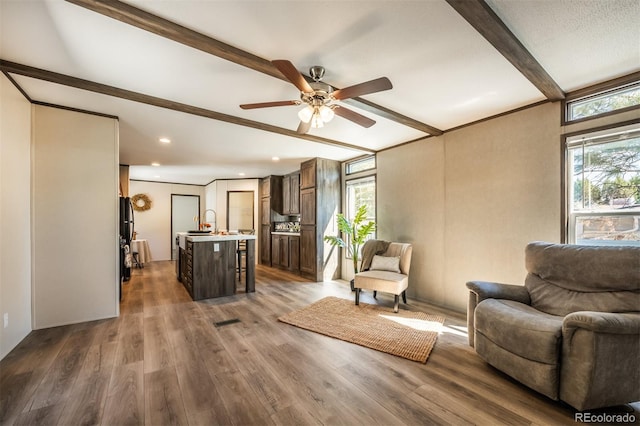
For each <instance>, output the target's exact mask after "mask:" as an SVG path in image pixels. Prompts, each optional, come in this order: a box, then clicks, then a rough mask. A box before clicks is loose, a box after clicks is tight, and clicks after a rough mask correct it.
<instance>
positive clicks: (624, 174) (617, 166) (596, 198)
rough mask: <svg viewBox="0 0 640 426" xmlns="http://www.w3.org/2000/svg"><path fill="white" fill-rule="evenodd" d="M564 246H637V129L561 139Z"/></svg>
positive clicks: (639, 203)
mask: <svg viewBox="0 0 640 426" xmlns="http://www.w3.org/2000/svg"><path fill="white" fill-rule="evenodd" d="M566 149H567V157H566V158H567V178H568V180H567V184H568V185H567V204H568V205H567V211H568V230H567V231H568V232H567V234H568V235H567V237H568V242H569V243H577V244H599V245H600V244H607V245H617V244H625V245H626V244H632V245H640V124H632V125H627V126H624V127H619V128H614V129H608V130H602V131H598V132H591V133H585V134H580V135H574V136H571V137H569V138H567V143H566Z"/></svg>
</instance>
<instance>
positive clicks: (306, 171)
mask: <svg viewBox="0 0 640 426" xmlns="http://www.w3.org/2000/svg"><path fill="white" fill-rule="evenodd" d="M314 186H316V159H315V158H314V159H312V160H308V161H305V162H304V163H302V164H301V165H300V189H305V188H313V187H314Z"/></svg>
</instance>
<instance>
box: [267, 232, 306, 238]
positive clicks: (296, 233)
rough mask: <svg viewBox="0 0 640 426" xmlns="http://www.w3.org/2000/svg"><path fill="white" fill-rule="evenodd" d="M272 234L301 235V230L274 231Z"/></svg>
mask: <svg viewBox="0 0 640 426" xmlns="http://www.w3.org/2000/svg"><path fill="white" fill-rule="evenodd" d="M271 235H292V236H294V237H299V236H300V233H299V232H289V231H272V232H271Z"/></svg>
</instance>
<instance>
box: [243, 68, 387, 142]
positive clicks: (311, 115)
mask: <svg viewBox="0 0 640 426" xmlns="http://www.w3.org/2000/svg"><path fill="white" fill-rule="evenodd" d="M271 63H272V64H273V65H275V67H276V68H278V70H280V72H281V73H282V74H283V75H284V76H285V77H286V78H287V80H289V81H290V82H291V83H293V85H294V86H296V87H297V88H298V90H300V100H292V101H275V102H261V103H256V104H243V105H240V108H242V109H255V108H269V107H276V106H288V105H305V107H304V108H303V109H302V110H300V111H299V112H298V117H299V118H300V125H299V126H298V130H297V131H298V133H301V134H304V133H307V132H308V131H309V129H310V128H311V127H313V128H320V127H323V126H324V123H328V122H329V121H331V119H332V118H333V116H334V114H336V115H339V116H340V117H342V118H346V119H347V120H350V121H353V122H354V123H356V124H358V125H360V126H362V127H371V126H373V125H374V124H376V122H375V121H374V120H372V119H370V118H368V117H365V116H364V115H362V114H358V113H357V112H355V111H352V110H350V109H347V108H345V107H343V106H342V105H339V104H336V103H335V101H340V100H344V99H349V98H355V97H358V96H362V95H367V94H369V93H375V92H381V91H383V90H389V89H391V88H392V87H393V86H392V85H391V81H389V79H388V78H387V77H380V78H377V79H375V80H371V81H367V82H364V83H360V84H355V85H353V86H349V87H345V88H344V89H338V90H336V91H334V90H333V87H331V85H329V84H327V83H323V82H322V81H321V80H322V77H323V76H324V68H323V67H321V66H317V65H316V66H313V67H311V68H310V69H309V74H310V75H311V78H313V82H311V83H308V82H307V80H305V78H304V76H303V75H302V74H300V72H299V71H298V70H297V69H296V67H295V66H294V65H293V64H292V63H291V62H290V61H287V60H285V59H278V60H275V61H271Z"/></svg>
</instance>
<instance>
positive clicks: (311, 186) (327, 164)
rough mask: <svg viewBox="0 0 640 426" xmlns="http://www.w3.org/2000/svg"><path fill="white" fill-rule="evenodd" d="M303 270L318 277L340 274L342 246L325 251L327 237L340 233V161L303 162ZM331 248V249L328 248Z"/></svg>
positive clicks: (321, 278) (301, 262)
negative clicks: (339, 250)
mask: <svg viewBox="0 0 640 426" xmlns="http://www.w3.org/2000/svg"><path fill="white" fill-rule="evenodd" d="M300 188H301V189H300V272H301V273H302V275H304V276H306V277H308V278H311V279H313V280H315V281H322V280H324V279H333V278H335V277H336V276H338V275H339V271H340V258H339V256H338V250H332V251H327V252H325V249H326V248H327V246H326V244H325V242H324V237H325V236H327V235H337V233H338V230H337V226H336V216H337V212H338V211H340V205H341V199H340V191H341V189H340V163H339V162H337V161H333V160H327V159H324V158H314V159H312V160H309V161H305V162H304V163H302V164H301V165H300ZM327 250H328V249H327Z"/></svg>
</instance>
